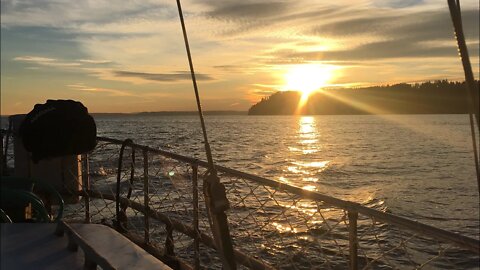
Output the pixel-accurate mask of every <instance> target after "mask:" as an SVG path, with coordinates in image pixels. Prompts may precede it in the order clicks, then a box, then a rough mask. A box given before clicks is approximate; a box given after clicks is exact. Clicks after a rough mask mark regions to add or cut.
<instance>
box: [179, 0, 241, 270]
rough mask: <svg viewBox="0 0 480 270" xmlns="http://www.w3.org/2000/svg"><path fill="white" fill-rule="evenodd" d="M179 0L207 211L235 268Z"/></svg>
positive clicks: (224, 256)
mask: <svg viewBox="0 0 480 270" xmlns="http://www.w3.org/2000/svg"><path fill="white" fill-rule="evenodd" d="M176 1H177V7H178V15H179V17H180V23H181V25H182V32H183V39H184V41H185V49H186V50H187V56H188V64H189V66H190V74H191V76H192V83H193V89H194V91H195V98H196V101H197V109H198V114H199V116H200V124H201V126H202V132H203V139H204V145H205V152H206V154H207V161H208V167H209V168H208V170H207V172H206V174H205V177H204V184H203V185H204V186H203V188H204V194H205V204H206V205H207V213H208V217H209V222H210V227H211V228H212V233H213V236H214V239H215V242H216V248H217V251H218V252H219V255H220V258H221V260H222V264H223V265H222V266H223V269H226V270H235V269H236V268H237V267H236V262H235V256H234V251H233V244H232V238H231V237H230V230H229V227H228V220H227V215H226V214H225V211H226V210H228V209H229V208H230V204H229V202H228V199H227V195H226V192H225V186H224V185H223V184H222V183H220V179H219V177H218V175H217V171H216V169H215V165H214V163H213V158H212V150H211V148H210V144H209V143H208V137H207V129H206V127H205V120H204V118H203V112H202V106H201V104H200V95H199V94H198V86H197V80H196V78H195V70H194V68H193V61H192V55H191V52H190V45H189V43H188V36H187V30H186V27H185V21H184V19H183V12H182V6H181V4H180V0H176Z"/></svg>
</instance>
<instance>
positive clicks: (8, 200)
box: [0, 176, 64, 222]
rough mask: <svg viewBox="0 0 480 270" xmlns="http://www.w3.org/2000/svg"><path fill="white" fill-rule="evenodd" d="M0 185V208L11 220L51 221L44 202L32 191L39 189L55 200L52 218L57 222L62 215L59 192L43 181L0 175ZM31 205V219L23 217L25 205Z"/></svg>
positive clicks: (62, 204) (62, 205)
mask: <svg viewBox="0 0 480 270" xmlns="http://www.w3.org/2000/svg"><path fill="white" fill-rule="evenodd" d="M0 186H1V205H0V206H1V208H2V209H3V210H4V211H5V213H6V214H7V215H8V216H9V217H10V218H11V219H12V221H13V222H26V221H33V222H51V219H50V217H49V214H48V211H47V209H46V207H45V204H44V202H43V201H42V199H40V197H39V196H37V195H36V194H35V193H33V190H40V191H42V192H44V193H46V194H47V195H48V196H49V197H50V198H52V199H54V200H56V203H58V205H59V207H58V210H57V213H56V217H55V219H54V221H55V222H58V221H60V220H61V219H62V217H63V208H64V202H63V199H62V197H61V196H60V194H59V193H58V192H57V191H56V190H55V188H53V187H52V186H51V185H49V184H48V183H46V182H45V181H42V180H38V179H34V178H24V177H13V176H9V177H2V178H1V181H0ZM29 204H31V206H32V220H26V219H25V207H27V206H28V205H29Z"/></svg>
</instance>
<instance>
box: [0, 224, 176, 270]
mask: <svg viewBox="0 0 480 270" xmlns="http://www.w3.org/2000/svg"><path fill="white" fill-rule="evenodd" d="M56 226H57V225H56V224H53V223H43V224H39V223H37V224H34V223H14V224H5V223H2V224H1V227H0V236H1V237H0V239H1V240H0V242H1V245H0V254H1V256H0V269H2V270H3V269H6V270H17V269H19V270H20V269H22V270H30V269H31V270H43V269H49V270H50V269H52V270H55V269H62V270H63V269H69V270H70V269H83V264H84V253H83V251H82V250H81V249H80V248H79V249H78V251H76V252H72V251H69V250H68V249H67V243H68V238H67V237H66V236H63V237H58V236H56V235H55V234H54V232H55V228H56ZM70 226H71V227H72V229H74V231H75V232H76V233H77V234H79V235H81V237H82V238H83V239H84V240H85V241H86V242H87V243H88V244H89V245H90V246H91V247H92V248H94V249H95V250H96V251H97V252H98V253H99V254H102V256H104V258H106V259H107V260H108V261H109V262H111V263H112V265H113V266H114V268H115V269H152V270H153V269H159V270H171V268H170V267H168V266H167V265H165V264H163V263H162V262H161V261H159V260H158V259H156V258H155V257H153V256H152V255H150V254H148V253H147V252H145V251H144V250H143V249H141V248H140V247H138V246H137V245H135V244H134V243H133V242H131V241H130V240H128V239H127V238H126V237H124V236H123V235H121V234H120V233H118V232H116V231H115V230H113V229H111V228H109V227H107V226H104V225H99V224H70Z"/></svg>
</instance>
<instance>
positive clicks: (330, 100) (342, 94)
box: [248, 80, 479, 115]
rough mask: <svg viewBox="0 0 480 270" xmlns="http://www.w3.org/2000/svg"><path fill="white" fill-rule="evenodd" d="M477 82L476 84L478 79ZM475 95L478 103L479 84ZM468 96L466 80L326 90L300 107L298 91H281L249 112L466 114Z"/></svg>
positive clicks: (281, 113) (272, 113)
mask: <svg viewBox="0 0 480 270" xmlns="http://www.w3.org/2000/svg"><path fill="white" fill-rule="evenodd" d="M476 83H477V86H478V85H479V81H477V82H476ZM475 95H476V96H475V97H474V102H476V103H477V104H478V100H479V95H478V87H477V88H476V90H475ZM469 98H470V96H469V93H468V91H467V89H466V85H465V82H455V81H448V80H437V81H433V82H431V81H427V82H423V83H415V84H407V83H400V84H393V85H384V86H372V87H362V88H338V89H325V90H322V91H319V92H315V93H313V94H311V95H310V96H309V98H308V100H307V101H306V103H305V104H304V106H302V107H299V101H300V99H301V93H300V92H296V91H280V92H276V93H274V94H272V95H271V96H269V97H264V98H262V100H261V101H260V102H258V103H256V104H255V105H253V106H252V107H251V108H250V109H249V111H248V114H249V115H291V114H302V115H322V114H343V115H348V114H464V113H468V108H469V107H468V99H469ZM477 108H478V105H477Z"/></svg>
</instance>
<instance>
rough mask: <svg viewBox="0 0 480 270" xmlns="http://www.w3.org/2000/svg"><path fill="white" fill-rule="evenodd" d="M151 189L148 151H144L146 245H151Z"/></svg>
mask: <svg viewBox="0 0 480 270" xmlns="http://www.w3.org/2000/svg"><path fill="white" fill-rule="evenodd" d="M149 195H150V188H149V184H148V151H147V150H143V203H144V205H145V213H144V214H143V217H144V221H145V244H149V243H150V219H149V217H148V215H149V210H150V206H149V203H150V202H149V201H150V198H149Z"/></svg>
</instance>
